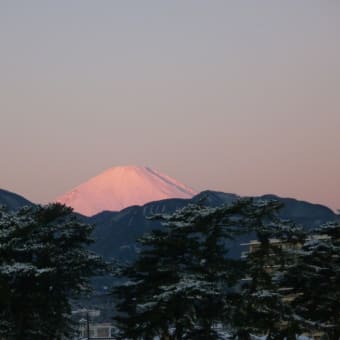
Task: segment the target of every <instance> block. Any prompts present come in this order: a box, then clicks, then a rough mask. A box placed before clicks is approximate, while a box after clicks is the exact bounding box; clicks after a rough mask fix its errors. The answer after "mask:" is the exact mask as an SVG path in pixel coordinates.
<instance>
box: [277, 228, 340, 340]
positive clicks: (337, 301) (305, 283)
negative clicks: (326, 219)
mask: <svg viewBox="0 0 340 340" xmlns="http://www.w3.org/2000/svg"><path fill="white" fill-rule="evenodd" d="M295 256H296V260H295V262H294V263H293V264H292V265H291V266H290V267H289V268H288V270H287V271H286V273H285V275H284V277H283V280H282V284H283V285H284V286H286V287H289V288H290V291H289V293H290V294H291V296H292V297H294V298H292V299H291V301H290V308H291V310H292V313H291V314H292V318H293V320H294V321H295V323H296V324H297V325H298V328H299V329H300V331H301V332H302V331H305V332H311V331H322V332H324V333H326V334H327V336H328V338H329V339H331V340H336V339H339V338H340V223H339V222H332V223H328V224H325V225H323V226H321V227H319V228H317V229H315V230H312V231H311V232H310V234H309V237H308V238H307V239H306V240H305V242H304V243H303V245H302V247H301V249H298V250H296V252H295Z"/></svg>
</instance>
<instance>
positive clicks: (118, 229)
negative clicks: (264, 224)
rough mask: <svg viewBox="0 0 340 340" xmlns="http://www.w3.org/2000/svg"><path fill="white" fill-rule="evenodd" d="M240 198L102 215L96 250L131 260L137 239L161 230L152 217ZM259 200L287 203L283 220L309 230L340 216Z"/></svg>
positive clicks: (235, 246)
mask: <svg viewBox="0 0 340 340" xmlns="http://www.w3.org/2000/svg"><path fill="white" fill-rule="evenodd" d="M238 197H239V196H237V195H235V194H228V193H223V192H216V191H203V192H201V193H200V194H198V195H196V196H194V197H193V198H192V199H167V200H161V201H156V202H151V203H148V204H145V205H143V206H132V207H129V208H126V209H123V210H122V211H120V212H107V211H106V212H102V213H100V214H97V215H95V216H92V217H90V218H88V219H87V221H88V222H90V223H93V224H95V225H96V228H95V230H94V233H93V237H94V239H95V244H94V245H93V246H92V249H93V250H94V251H96V252H97V253H99V254H100V255H102V256H104V257H105V258H112V257H115V258H118V259H120V260H130V259H132V258H134V257H135V254H136V252H138V249H137V248H136V247H137V245H136V240H137V238H138V237H140V236H142V235H143V234H144V233H146V232H150V231H151V230H152V229H157V228H161V225H160V223H159V222H158V221H152V220H149V219H148V217H150V216H152V215H153V214H158V213H172V212H174V211H175V210H177V209H179V208H182V207H184V206H185V205H187V204H189V203H197V202H200V203H201V204H204V205H207V206H211V207H214V206H219V205H222V204H226V203H230V202H231V201H233V200H235V199H237V198H238ZM258 199H275V200H278V201H280V202H282V203H283V204H284V207H283V208H282V210H281V213H280V215H281V217H282V218H285V219H291V220H293V221H294V222H296V223H298V224H301V225H303V226H304V227H305V228H308V229H309V228H313V227H315V226H317V225H319V224H320V223H324V222H327V221H331V220H335V219H336V218H337V215H336V214H334V213H333V212H332V210H331V209H329V208H327V207H325V206H322V205H319V204H312V203H308V202H304V201H299V200H296V199H292V198H281V197H278V196H275V195H263V196H260V197H258ZM252 238H253V235H251V234H250V235H247V236H244V237H241V238H238V239H237V240H235V241H232V242H231V244H230V245H231V247H232V249H231V252H230V255H231V256H239V255H240V253H241V252H242V250H244V249H242V247H241V246H240V243H243V242H247V241H249V240H250V239H252Z"/></svg>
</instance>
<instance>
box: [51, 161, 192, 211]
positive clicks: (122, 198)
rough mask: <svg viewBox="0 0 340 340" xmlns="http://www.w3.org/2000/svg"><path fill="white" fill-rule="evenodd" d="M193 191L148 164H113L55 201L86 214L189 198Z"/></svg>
mask: <svg viewBox="0 0 340 340" xmlns="http://www.w3.org/2000/svg"><path fill="white" fill-rule="evenodd" d="M195 194H196V192H195V191H194V190H192V189H190V188H189V187H187V186H185V185H184V184H182V183H180V182H178V181H176V180H175V179H173V178H171V177H169V176H167V175H165V174H162V173H160V172H158V171H156V170H154V169H151V168H149V167H140V166H117V167H113V168H110V169H108V170H106V171H104V172H103V173H101V174H99V175H98V176H95V177H93V178H91V179H90V180H88V181H87V182H85V183H83V184H80V185H79V186H77V187H76V188H74V189H73V190H71V191H70V192H67V193H66V194H64V195H62V196H61V197H59V198H57V199H56V201H57V202H60V203H63V204H66V205H68V206H71V207H72V208H73V209H74V210H75V211H76V212H79V213H81V214H83V215H86V216H92V215H95V214H97V213H99V212H101V211H103V210H112V211H119V210H122V209H124V208H126V207H129V206H132V205H143V204H145V203H148V202H151V201H157V200H161V199H167V198H191V197H192V196H194V195H195Z"/></svg>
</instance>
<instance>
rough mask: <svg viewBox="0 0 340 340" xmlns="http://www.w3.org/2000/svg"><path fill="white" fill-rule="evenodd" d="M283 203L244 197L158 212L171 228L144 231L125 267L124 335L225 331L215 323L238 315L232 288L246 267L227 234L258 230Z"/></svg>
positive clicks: (120, 294) (199, 335) (200, 335)
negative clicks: (134, 257) (234, 313)
mask: <svg viewBox="0 0 340 340" xmlns="http://www.w3.org/2000/svg"><path fill="white" fill-rule="evenodd" d="M278 207H279V206H278V204H277V203H274V202H260V203H259V202H254V201H253V200H252V199H241V200H239V201H237V202H234V203H233V204H231V205H228V206H223V207H218V208H208V207H204V206H202V205H189V206H187V207H185V208H183V209H181V210H179V211H177V212H175V213H174V214H172V215H158V216H155V217H154V218H156V219H160V220H162V221H163V224H164V229H163V230H158V231H154V232H152V233H151V234H149V235H147V236H145V237H143V238H142V239H141V241H140V242H141V243H142V244H143V248H142V251H141V253H140V254H139V257H138V258H137V260H136V262H135V263H133V264H132V265H130V266H128V267H126V268H125V269H124V270H123V273H122V274H121V276H123V277H125V278H126V279H128V281H127V283H125V284H123V285H121V286H119V287H118V288H116V290H115V296H116V297H117V298H118V300H119V303H118V312H119V315H118V316H117V317H116V320H117V321H118V322H119V327H120V329H121V330H122V336H123V337H125V338H132V339H137V338H140V337H142V338H143V339H144V338H145V339H149V338H150V339H152V338H153V337H154V336H156V335H157V336H160V337H163V338H164V339H165V338H173V339H218V338H219V335H218V332H217V330H216V328H215V326H216V325H223V324H225V325H228V326H230V324H231V323H232V322H233V321H234V319H233V318H232V317H231V316H232V311H233V310H236V309H237V308H238V306H239V304H238V305H237V306H235V305H234V304H233V303H235V302H237V299H235V296H237V294H236V295H235V294H234V293H233V291H234V289H235V286H236V285H237V283H238V282H239V281H240V279H241V278H243V277H244V275H245V274H244V271H243V269H244V268H243V262H242V261H241V260H236V259H231V258H229V257H228V248H227V244H228V240H231V239H233V238H234V237H235V236H236V235H242V234H245V233H249V232H250V231H254V230H256V229H257V228H258V226H259V225H262V224H263V223H264V221H265V220H268V221H269V220H270V219H271V218H272V216H273V215H274V214H275V212H276V211H277V209H278Z"/></svg>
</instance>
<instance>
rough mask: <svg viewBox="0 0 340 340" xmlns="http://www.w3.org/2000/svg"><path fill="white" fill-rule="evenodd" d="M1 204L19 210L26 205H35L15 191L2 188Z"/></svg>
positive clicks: (0, 194)
mask: <svg viewBox="0 0 340 340" xmlns="http://www.w3.org/2000/svg"><path fill="white" fill-rule="evenodd" d="M0 205H4V206H6V207H7V208H8V209H9V210H17V209H19V208H21V207H23V206H25V205H29V206H30V205H33V203H32V202H30V201H29V200H27V199H26V198H24V197H22V196H20V195H17V194H15V193H13V192H10V191H7V190H3V189H0Z"/></svg>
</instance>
